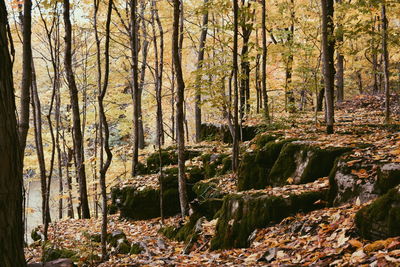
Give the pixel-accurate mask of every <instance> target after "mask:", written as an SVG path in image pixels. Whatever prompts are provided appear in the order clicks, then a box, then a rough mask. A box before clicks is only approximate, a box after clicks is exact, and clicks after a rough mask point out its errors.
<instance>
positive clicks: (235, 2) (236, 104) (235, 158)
mask: <svg viewBox="0 0 400 267" xmlns="http://www.w3.org/2000/svg"><path fill="white" fill-rule="evenodd" d="M238 17H239V7H238V0H233V24H234V27H233V55H232V56H233V59H232V72H233V94H234V100H233V130H234V131H233V132H234V135H233V136H232V139H233V148H232V170H233V171H234V172H235V173H236V172H237V170H238V167H239V118H238V116H239V99H238V98H239V92H238V30H239V27H238V20H239V18H238Z"/></svg>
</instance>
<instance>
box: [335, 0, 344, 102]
mask: <svg viewBox="0 0 400 267" xmlns="http://www.w3.org/2000/svg"><path fill="white" fill-rule="evenodd" d="M342 1H343V0H336V3H337V4H339V5H340V4H342ZM337 27H338V29H337V32H338V34H337V43H338V45H339V46H340V48H341V47H343V41H344V34H343V24H342V23H341V22H338V24H337ZM336 60H337V62H336V66H337V73H336V92H337V94H336V96H337V101H338V102H339V103H340V102H342V101H343V100H344V55H343V53H342V51H341V49H338V50H337V52H336Z"/></svg>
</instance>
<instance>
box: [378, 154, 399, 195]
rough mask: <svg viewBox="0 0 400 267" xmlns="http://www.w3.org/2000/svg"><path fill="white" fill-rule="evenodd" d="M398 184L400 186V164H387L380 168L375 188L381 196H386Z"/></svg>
mask: <svg viewBox="0 0 400 267" xmlns="http://www.w3.org/2000/svg"><path fill="white" fill-rule="evenodd" d="M398 184H400V163H397V162H396V163H387V164H383V165H381V166H379V168H378V179H377V181H376V186H375V187H376V190H377V192H378V193H379V194H385V193H386V192H388V191H389V190H390V189H392V188H393V187H395V186H397V185H398Z"/></svg>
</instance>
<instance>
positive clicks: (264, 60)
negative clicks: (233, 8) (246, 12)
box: [234, 0, 270, 122]
mask: <svg viewBox="0 0 400 267" xmlns="http://www.w3.org/2000/svg"><path fill="white" fill-rule="evenodd" d="M234 1H236V0H234ZM261 3H262V14H261V34H262V61H261V86H262V88H261V89H262V94H263V102H264V118H265V120H266V121H267V122H269V121H270V117H269V111H268V94H267V32H266V22H265V19H266V16H267V15H266V6H265V0H262V1H261Z"/></svg>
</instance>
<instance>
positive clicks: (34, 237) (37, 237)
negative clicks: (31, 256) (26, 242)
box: [31, 227, 44, 241]
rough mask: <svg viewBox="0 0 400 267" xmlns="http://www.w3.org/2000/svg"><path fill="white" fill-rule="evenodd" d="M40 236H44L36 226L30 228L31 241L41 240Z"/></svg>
mask: <svg viewBox="0 0 400 267" xmlns="http://www.w3.org/2000/svg"><path fill="white" fill-rule="evenodd" d="M42 237H44V236H43V233H42V231H41V230H40V228H39V227H36V228H34V229H33V230H32V232H31V238H32V240H33V241H40V240H42Z"/></svg>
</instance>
